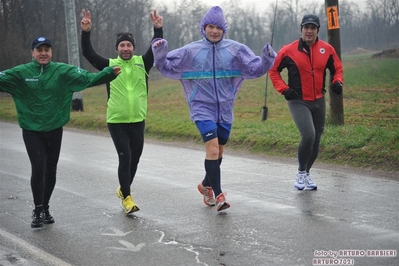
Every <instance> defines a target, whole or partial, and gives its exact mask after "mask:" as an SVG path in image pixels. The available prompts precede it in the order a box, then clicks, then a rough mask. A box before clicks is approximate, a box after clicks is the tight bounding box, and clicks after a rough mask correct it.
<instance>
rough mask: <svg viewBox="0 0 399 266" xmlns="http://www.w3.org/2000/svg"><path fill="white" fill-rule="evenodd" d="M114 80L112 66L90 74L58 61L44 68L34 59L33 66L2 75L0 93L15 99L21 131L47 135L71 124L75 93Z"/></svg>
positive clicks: (25, 65)
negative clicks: (48, 132)
mask: <svg viewBox="0 0 399 266" xmlns="http://www.w3.org/2000/svg"><path fill="white" fill-rule="evenodd" d="M115 78H116V75H115V74H114V72H113V69H112V67H107V68H104V70H103V71H101V72H99V73H90V72H88V71H86V70H84V69H81V68H78V67H75V66H72V65H68V64H64V63H58V62H50V63H48V64H47V65H41V64H39V63H38V62H37V61H36V60H34V59H32V61H31V62H30V63H27V64H22V65H18V66H16V67H14V68H11V69H8V70H5V71H3V72H0V91H3V92H7V93H10V94H11V96H12V97H13V99H14V102H15V107H16V109H17V114H18V123H19V126H20V127H21V128H23V129H26V130H32V131H39V132H47V131H51V130H53V129H56V128H59V127H62V126H64V125H65V124H66V123H67V122H68V121H69V118H70V110H71V102H72V94H73V93H74V92H77V91H82V90H84V89H85V88H88V87H92V86H97V85H100V84H104V83H106V82H110V81H112V80H113V79H115Z"/></svg>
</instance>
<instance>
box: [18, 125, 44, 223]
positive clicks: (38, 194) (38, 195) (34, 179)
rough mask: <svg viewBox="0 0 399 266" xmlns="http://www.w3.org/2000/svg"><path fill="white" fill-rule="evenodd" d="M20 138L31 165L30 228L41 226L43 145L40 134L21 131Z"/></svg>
mask: <svg viewBox="0 0 399 266" xmlns="http://www.w3.org/2000/svg"><path fill="white" fill-rule="evenodd" d="M22 138H23V140H24V143H25V148H26V151H27V153H28V157H29V160H30V163H31V178H30V185H31V190H32V195H33V203H34V205H35V207H34V209H33V211H32V223H31V227H32V228H37V227H42V226H43V214H42V212H43V191H44V174H45V166H46V161H45V145H44V142H43V141H42V139H41V138H40V132H35V131H29V130H24V129H23V130H22Z"/></svg>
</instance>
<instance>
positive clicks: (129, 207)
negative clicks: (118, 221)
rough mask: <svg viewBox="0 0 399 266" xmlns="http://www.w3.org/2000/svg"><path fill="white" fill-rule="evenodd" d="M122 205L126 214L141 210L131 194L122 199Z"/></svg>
mask: <svg viewBox="0 0 399 266" xmlns="http://www.w3.org/2000/svg"><path fill="white" fill-rule="evenodd" d="M121 207H122V209H123V212H124V213H125V214H129V213H132V212H137V211H139V210H140V209H139V207H137V205H136V203H134V201H133V199H132V196H130V195H129V196H127V197H126V198H124V199H123V200H122V203H121Z"/></svg>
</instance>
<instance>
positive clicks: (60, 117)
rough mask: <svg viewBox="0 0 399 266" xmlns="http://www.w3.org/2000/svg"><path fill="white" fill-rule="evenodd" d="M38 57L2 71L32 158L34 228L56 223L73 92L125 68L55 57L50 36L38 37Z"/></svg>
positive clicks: (2, 84) (2, 85)
mask: <svg viewBox="0 0 399 266" xmlns="http://www.w3.org/2000/svg"><path fill="white" fill-rule="evenodd" d="M31 54H32V58H33V59H32V61H31V62H30V63H27V64H22V65H19V66H16V67H14V68H11V69H8V70H4V71H2V72H0V91H3V92H7V93H9V94H11V96H12V97H13V99H14V102H15V107H16V109H17V114H18V123H19V126H20V127H21V128H22V136H23V139H24V142H25V147H26V150H27V153H28V156H29V159H30V162H31V166H32V174H31V181H30V182H31V188H32V194H33V202H34V204H35V209H34V210H33V214H32V223H31V227H32V228H37V227H43V224H50V223H54V218H53V217H52V216H51V215H50V212H49V201H50V197H51V194H52V193H53V190H54V187H55V182H56V172H57V164H58V158H59V155H60V150H61V141H62V132H63V126H64V125H65V124H66V123H67V122H68V121H69V118H70V110H71V102H72V94H73V93H74V92H76V91H82V90H84V89H85V88H88V87H92V86H97V85H100V84H104V83H106V82H110V81H112V80H113V79H115V78H116V76H117V75H119V73H120V68H119V67H114V68H111V67H108V68H105V69H104V70H103V71H101V72H100V73H89V72H87V71H86V70H83V69H81V68H79V67H75V66H72V65H68V64H64V63H59V62H52V61H51V58H52V44H51V41H50V40H49V39H47V38H45V37H38V38H36V39H34V40H33V42H32V51H31Z"/></svg>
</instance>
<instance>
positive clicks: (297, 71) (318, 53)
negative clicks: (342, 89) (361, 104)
mask: <svg viewBox="0 0 399 266" xmlns="http://www.w3.org/2000/svg"><path fill="white" fill-rule="evenodd" d="M284 68H287V70H288V84H287V83H286V82H285V81H284V80H283V78H282V77H281V75H280V72H281V71H282V70H283V69H284ZM326 69H328V70H329V71H330V76H331V81H332V84H334V83H335V82H337V81H339V82H341V83H343V69H342V63H341V60H340V59H339V57H338V55H337V53H336V51H335V49H334V47H332V46H331V45H330V44H328V43H326V42H324V41H322V40H319V39H317V40H316V42H315V43H314V44H313V45H312V46H310V47H309V46H307V45H306V43H305V42H303V41H302V39H299V40H296V41H294V42H292V43H290V44H288V45H285V46H283V48H281V50H280V51H279V52H278V55H277V58H276V61H275V62H274V66H273V67H272V69H270V71H269V76H270V79H271V81H272V83H273V86H274V88H275V89H276V90H277V91H278V92H280V93H281V94H283V93H284V91H286V90H287V89H288V88H291V89H294V90H295V91H296V92H297V94H298V97H301V99H302V100H305V101H315V100H317V99H320V98H322V97H323V95H324V93H325V89H324V87H325V79H326Z"/></svg>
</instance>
